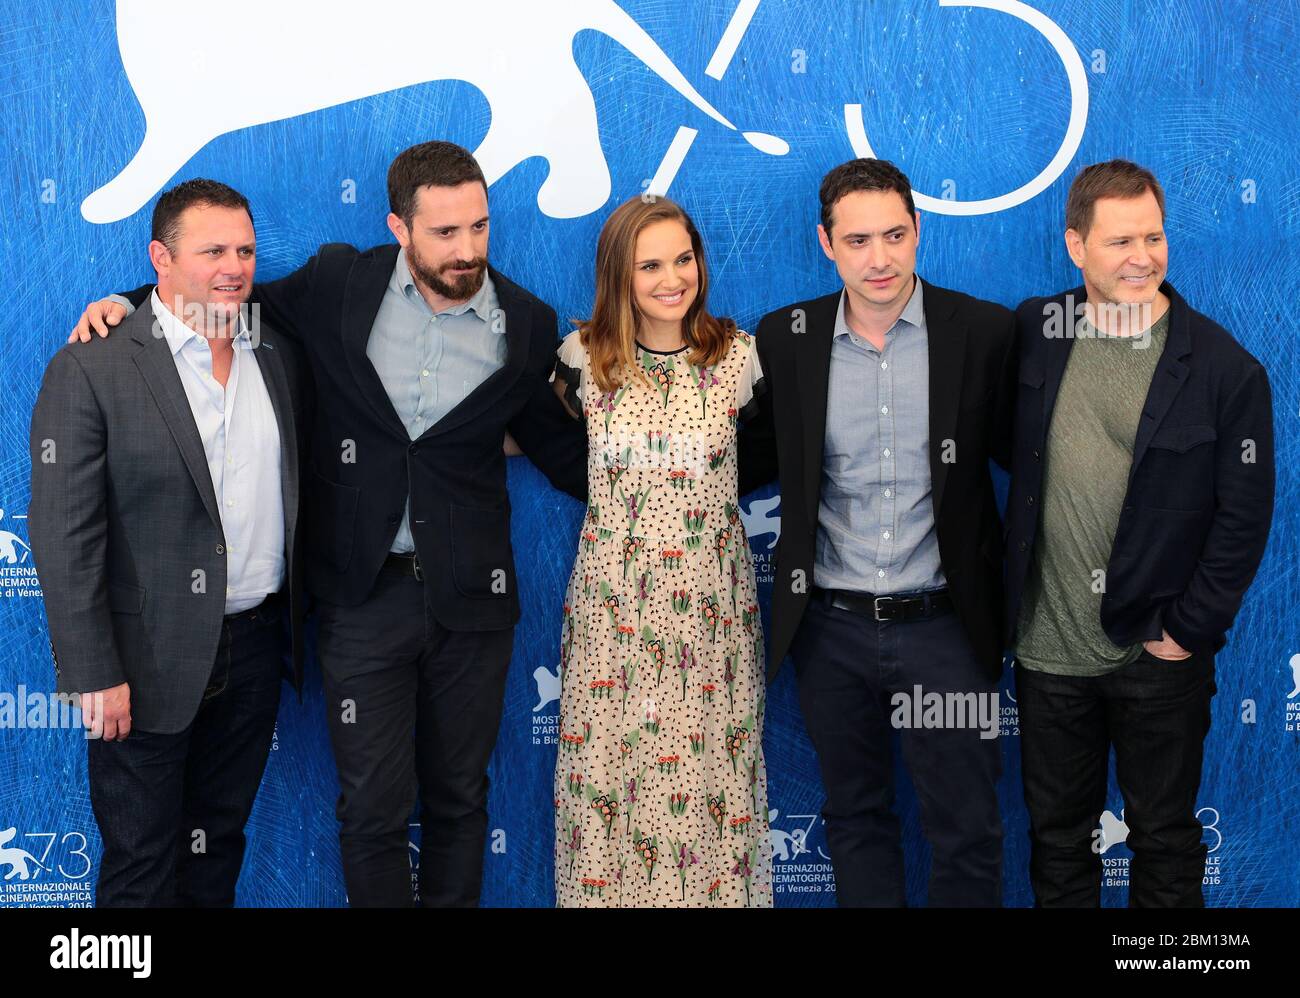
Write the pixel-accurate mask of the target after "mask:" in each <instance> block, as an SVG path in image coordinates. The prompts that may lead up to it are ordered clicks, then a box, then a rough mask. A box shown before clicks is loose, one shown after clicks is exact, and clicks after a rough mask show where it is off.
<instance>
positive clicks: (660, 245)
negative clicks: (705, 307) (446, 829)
mask: <svg viewBox="0 0 1300 998" xmlns="http://www.w3.org/2000/svg"><path fill="white" fill-rule="evenodd" d="M699 286H700V271H699V265H698V264H697V263H696V260H695V249H694V247H693V246H692V245H691V236H690V233H689V232H687V231H686V226H685V225H683V224H682V223H681V222H679V221H677V220H676V219H665V220H664V221H662V222H654V223H652V224H650V225H647V226H646V227H645V228H644V229H642V230H641V232H640V233H639V234H638V235H637V237H636V249H635V250H634V251H633V257H632V299H633V301H634V302H635V303H636V307H637V311H638V312H640V313H641V316H642V321H649V322H651V323H656V324H659V323H663V324H668V323H677V324H680V323H681V322H682V320H683V319H685V318H686V313H687V311H688V310H689V309H690V307H691V305H692V304H693V303H694V302H695V296H696V293H697V292H698V290H699Z"/></svg>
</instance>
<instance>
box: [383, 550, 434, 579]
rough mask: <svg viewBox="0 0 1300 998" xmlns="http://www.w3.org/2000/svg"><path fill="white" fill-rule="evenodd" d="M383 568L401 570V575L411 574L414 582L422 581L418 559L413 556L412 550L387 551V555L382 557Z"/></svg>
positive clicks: (422, 574) (422, 573)
mask: <svg viewBox="0 0 1300 998" xmlns="http://www.w3.org/2000/svg"><path fill="white" fill-rule="evenodd" d="M384 568H387V569H391V570H393V571H395V572H401V573H402V574H403V575H413V576H415V581H416V582H423V581H424V572H423V570H422V569H421V568H420V559H419V558H417V557H416V556H415V553H414V552H412V553H410V554H394V553H393V552H389V554H388V557H387V558H385V559H384Z"/></svg>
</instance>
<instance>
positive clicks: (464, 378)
mask: <svg viewBox="0 0 1300 998" xmlns="http://www.w3.org/2000/svg"><path fill="white" fill-rule="evenodd" d="M504 334H505V320H504V317H503V316H501V314H500V310H499V307H498V303H497V294H496V289H495V288H494V287H493V286H492V278H491V277H489V276H487V275H486V274H485V275H484V276H483V286H482V287H481V288H480V289H479V290H478V293H477V294H475V295H474V297H473V298H471V299H470V300H469V301H467V302H464V303H462V304H460V305H455V306H453V307H451V308H449V309H446V310H444V311H442V312H437V313H435V312H434V311H433V309H431V308H430V307H429V303H428V302H426V301H425V300H424V297H423V296H422V295H421V294H420V291H419V289H418V288H417V287H416V286H415V279H414V278H413V277H412V276H411V268H410V266H409V265H408V264H407V262H406V250H401V251H400V252H399V253H398V254H397V263H396V265H395V266H394V267H393V276H392V277H391V278H390V279H389V281H388V288H387V290H385V291H384V300H383V302H382V303H381V304H380V306H379V314H378V315H376V316H375V322H374V325H373V326H372V327H371V329H370V340H369V342H368V343H367V344H366V356H367V357H368V358H370V363H371V364H373V365H374V367H375V371H376V372H378V374H379V380H380V381H382V382H383V384H384V390H385V391H386V392H388V398H389V399H390V400H391V401H392V403H393V408H394V409H395V410H397V418H398V419H400V420H401V421H402V424H403V425H404V426H405V427H406V432H407V433H408V434H409V435H410V438H411V439H412V440H415V439H417V438H418V437H420V436H421V435H422V434H423V433H424V432H425V431H426V430H428V429H429V428H430V427H432V426H434V425H436V424H437V422H438V421H439V420H440V419H442V418H443V417H444V416H445V415H447V413H449V412H451V410H452V409H454V408H456V406H458V405H459V404H460V403H461V402H462V401H464V399H465V398H466V396H468V395H469V394H470V392H472V391H473V390H474V389H475V388H477V387H478V386H479V385H481V384H482V383H483V382H484V381H486V380H487V379H488V378H489V377H491V376H492V375H493V374H494V373H496V371H498V370H499V369H501V368H502V367H504V366H505V362H506V337H505V335H504ZM392 550H393V551H395V552H397V553H400V554H406V553H409V552H411V551H414V550H415V541H414V540H413V539H412V538H411V502H410V499H409V497H408V499H407V502H406V510H405V512H404V513H403V514H402V524H401V526H400V527H398V528H397V535H396V537H394V538H393V546H392Z"/></svg>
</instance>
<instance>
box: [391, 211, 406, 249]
mask: <svg viewBox="0 0 1300 998" xmlns="http://www.w3.org/2000/svg"><path fill="white" fill-rule="evenodd" d="M388 231H389V232H391V233H392V234H393V235H394V236H396V237H397V241H398V242H399V243H401V244H402V246H404V247H405V246H409V245H410V244H411V230H410V229H408V228H407V227H406V223H405V222H403V221H402V220H401V219H400V218H398V217H397V216H396V215H394V214H393V213H392V212H391V211H390V212H389V213H388Z"/></svg>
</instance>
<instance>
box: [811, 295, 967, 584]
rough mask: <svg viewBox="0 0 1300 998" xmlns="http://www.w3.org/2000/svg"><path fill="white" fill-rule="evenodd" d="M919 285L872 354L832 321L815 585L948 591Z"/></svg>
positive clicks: (840, 321)
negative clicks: (933, 488) (933, 484)
mask: <svg viewBox="0 0 1300 998" xmlns="http://www.w3.org/2000/svg"><path fill="white" fill-rule="evenodd" d="M921 288H922V285H921V281H920V279H919V278H917V279H916V287H915V288H914V289H913V291H912V296H911V297H910V298H909V299H908V301H907V305H906V307H905V308H904V309H903V312H902V314H901V315H900V316H899V317H898V320H897V321H896V322H895V323H894V325H893V326H892V327H890V329H889V331H888V332H887V333H885V348H884V349H883V350H877V349H876V348H875V347H874V346H872V345H871V344H870V343H869V342H867V341H866V340H865V339H863V338H862V337H861V336H859V335H858V334H857V333H855V332H853V330H852V329H850V328H849V324H848V322H847V321H846V319H845V314H844V310H845V307H846V301H845V299H846V298H847V296H848V292H847V291H845V292H843V293H842V294H841V295H840V308H839V312H838V313H837V315H836V319H835V334H834V338H833V340H832V343H831V362H830V381H829V385H828V392H827V398H826V444H825V450H824V453H823V458H822V489H821V504H820V507H819V509H818V513H817V518H818V526H817V553H816V559H815V562H814V566H813V581H814V582H816V584H817V585H819V586H821V587H822V588H823V589H849V590H853V591H855V592H864V593H875V594H877V595H880V594H886V593H907V592H916V591H919V590H923V589H942V588H943V587H944V586H945V585H947V581H946V580H945V579H944V575H943V567H942V565H941V564H940V561H939V540H938V537H937V535H936V534H935V528H934V502H933V499H932V497H931V493H930V354H929V331H928V329H927V327H926V324H925V302H924V295H923V293H922V290H921Z"/></svg>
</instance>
